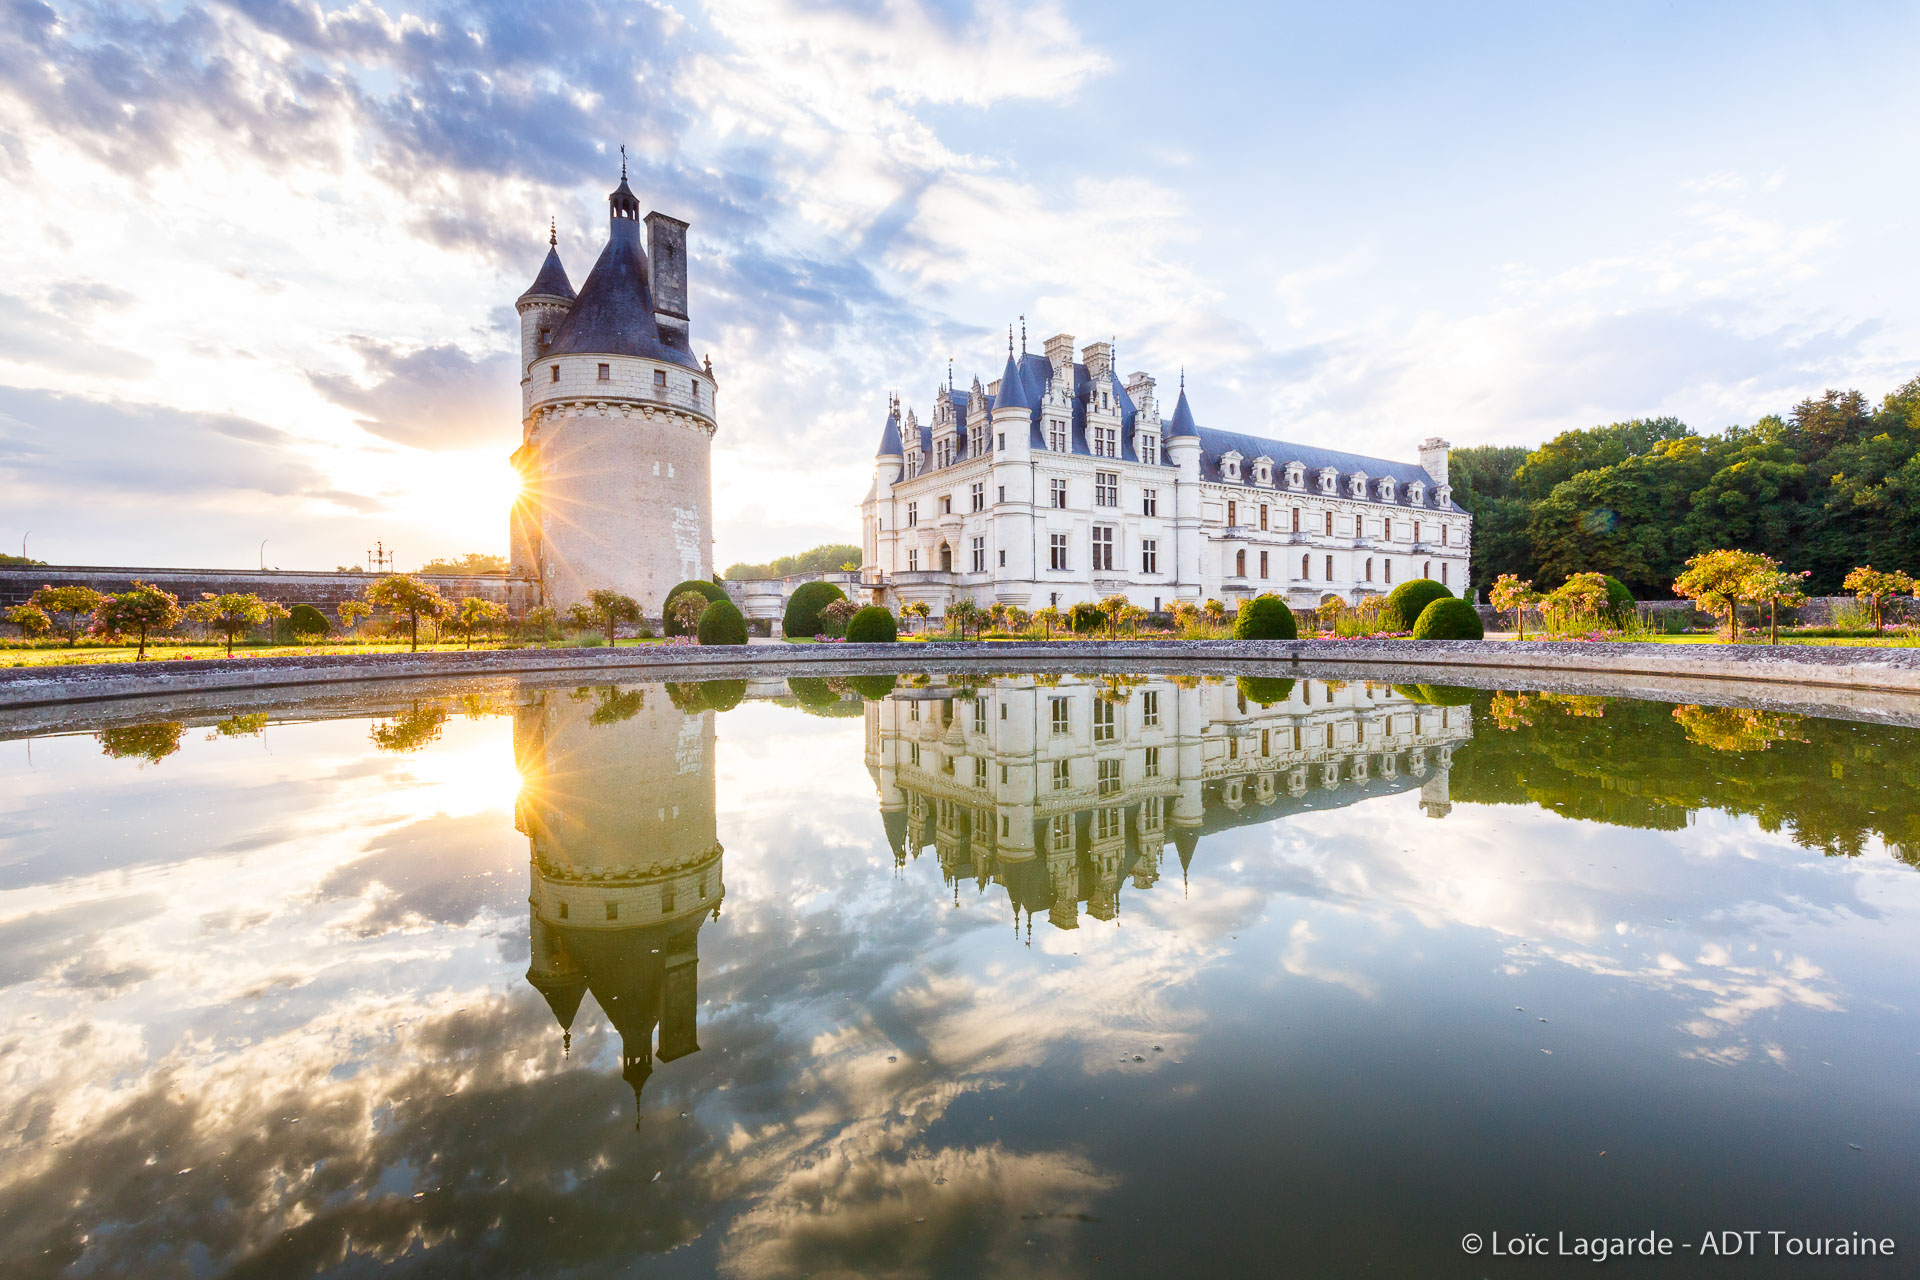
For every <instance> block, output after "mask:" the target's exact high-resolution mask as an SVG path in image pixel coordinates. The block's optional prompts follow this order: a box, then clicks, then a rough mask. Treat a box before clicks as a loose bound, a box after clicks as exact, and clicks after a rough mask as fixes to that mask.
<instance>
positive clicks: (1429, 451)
mask: <svg viewBox="0 0 1920 1280" xmlns="http://www.w3.org/2000/svg"><path fill="white" fill-rule="evenodd" d="M1452 449H1453V446H1452V445H1450V444H1448V443H1447V442H1446V441H1445V440H1442V439H1441V438H1440V437H1439V436H1428V437H1427V439H1426V442H1425V443H1424V444H1422V445H1421V446H1420V469H1421V470H1423V471H1425V472H1426V473H1427V474H1428V475H1430V476H1432V477H1433V483H1434V484H1435V485H1444V484H1446V483H1447V455H1448V453H1450V452H1451V451H1452Z"/></svg>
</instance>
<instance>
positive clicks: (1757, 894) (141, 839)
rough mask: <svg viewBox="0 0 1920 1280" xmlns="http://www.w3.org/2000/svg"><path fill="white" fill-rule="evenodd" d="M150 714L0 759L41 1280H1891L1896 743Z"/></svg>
mask: <svg viewBox="0 0 1920 1280" xmlns="http://www.w3.org/2000/svg"><path fill="white" fill-rule="evenodd" d="M137 712H138V706H137V704H129V705H122V706H120V707H117V708H114V707H98V708H94V709H92V710H90V711H87V712H86V713H84V714H80V713H76V715H77V716H78V718H79V722H80V723H82V725H83V727H81V728H78V729H70V731H66V732H61V733H56V734H48V733H35V734H33V735H32V736H19V735H18V734H17V733H16V736H14V737H12V738H11V739H10V740H7V741H5V742H0V780H3V783H4V785H3V786H0V818H3V820H0V974H4V979H3V980H0V981H3V982H4V1000H0V1114H4V1118H5V1134H4V1137H3V1138H0V1154H3V1155H4V1159H0V1257H4V1258H5V1259H6V1260H7V1274H9V1275H10V1276H123V1275H127V1276H132V1275H138V1276H194V1277H199V1276H263V1277H265V1276H273V1277H279V1276H291V1275H325V1276H359V1275H366V1274H372V1273H374V1272H393V1273H398V1274H403V1275H419V1276H521V1275H526V1276H532V1275H539V1276H557V1275H565V1276H575V1275H577V1276H598V1275H623V1276H625V1275H645V1276H704V1275H710V1274H720V1275H725V1276H741V1277H759V1276H799V1275H887V1276H920V1275H927V1276H936V1275H937V1276H964V1275H1020V1276H1081V1275H1085V1276H1095V1275H1142V1276H1145V1275H1154V1276H1165V1275H1168V1274H1189V1273H1197V1274H1203V1275H1214V1274H1218V1275H1242V1274H1249V1275H1254V1274H1257V1275H1266V1274H1299V1275H1315V1276H1346V1275H1361V1274H1368V1275H1389V1276H1454V1275H1459V1276H1482V1275H1497V1274H1509V1275H1560V1274H1586V1273H1587V1269H1588V1268H1590V1267H1591V1266H1592V1265H1593V1264H1592V1262H1591V1261H1588V1260H1586V1258H1585V1257H1584V1256H1583V1255H1582V1253H1581V1252H1580V1251H1581V1250H1585V1249H1591V1248H1592V1247H1594V1246H1593V1244H1592V1242H1594V1241H1602V1242H1604V1241H1608V1240H1623V1239H1629V1238H1632V1239H1646V1238H1648V1237H1650V1236H1651V1237H1653V1238H1654V1239H1655V1240H1656V1241H1657V1240H1658V1239H1659V1238H1665V1239H1667V1240H1669V1241H1670V1248H1671V1256H1669V1257H1666V1258H1661V1257H1657V1256H1656V1257H1652V1258H1646V1257H1630V1258H1625V1259H1620V1260H1618V1261H1616V1262H1614V1263H1611V1264H1609V1265H1612V1266H1615V1267H1620V1268H1628V1269H1631V1270H1633V1271H1635V1272H1639V1273H1648V1274H1674V1275H1679V1274H1687V1273H1693V1272H1697V1271H1700V1270H1703V1269H1713V1268H1714V1267H1716V1266H1718V1267H1719V1269H1721V1270H1723V1271H1728V1272H1732V1271H1736V1270H1738V1271H1741V1273H1743V1274H1751V1273H1761V1274H1770V1275H1771V1274H1778V1275H1829V1274H1831V1275H1843V1274H1844V1275H1867V1276H1879V1275H1886V1276H1892V1275H1910V1274H1915V1273H1916V1272H1917V1271H1920V1268H1917V1267H1916V1266H1915V1264H1913V1263H1912V1262H1910V1261H1909V1259H1911V1258H1913V1257H1915V1256H1920V1205H1917V1204H1916V1199H1915V1196H1916V1193H1915V1191H1914V1187H1915V1186H1916V1185H1920V1153H1917V1152H1916V1146H1915V1133H1916V1129H1917V1128H1920V1000H1917V999H1916V997H1915V996H1914V994H1913V992H1914V973H1915V968H1916V959H1920V730H1915V729H1911V728H1903V727H1894V726H1887V725H1877V724H1868V723H1860V722H1854V721H1847V720H1833V719H1821V718H1816V717H1811V716H1803V715H1794V714H1788V713H1784V712H1779V711H1770V710H1764V709H1755V708H1753V707H1743V706H1688V705H1674V704H1669V703H1660V702H1642V701H1633V700H1628V699H1620V698H1607V697H1599V696H1591V695H1578V696H1576V695H1566V694H1553V693H1538V692H1529V691H1525V690H1508V691H1475V690H1467V689H1458V688H1452V687H1447V686H1443V685H1435V684H1397V685H1389V684H1381V683H1370V682H1368V681H1367V680H1366V679H1364V678H1356V679H1348V680H1325V679H1318V678H1313V679H1298V680H1288V679H1276V678H1271V677H1267V676H1257V675H1256V676H1242V677H1238V678H1236V677H1231V676H1228V677H1197V676H1170V675H1146V676H1140V675H1115V674H1089V675H1065V674H1061V675H1029V676H987V675H982V674H969V673H965V672H957V673H946V674H941V673H917V674H911V675H902V676H899V677H897V678H896V677H894V676H871V675H869V676H855V677H848V678H844V679H832V680H829V679H823V678H794V679H791V680H787V681H782V680H778V679H762V680H756V681H753V682H751V683H749V682H746V681H719V682H711V683H705V684H664V685H663V684H644V683H621V684H599V685H588V686H584V687H576V686H574V685H572V684H557V683H551V682H548V683H542V682H541V681H540V680H537V679H529V680H525V681H512V682H508V681H502V682H496V683H490V684H484V683H483V684H471V685H459V686H447V687H446V688H444V689H434V690H428V691H425V692H420V691H404V692H399V691H393V690H384V691H383V690H382V689H379V688H377V687H373V688H368V689H366V690H364V691H362V692H356V693H352V694H349V695H339V694H336V695H331V696H330V697H329V698H327V699H311V700H308V701H306V702H300V701H297V700H295V699H292V698H289V699H287V700H286V701H284V702H282V703H280V704H277V705H273V706H266V705H247V706H235V705H222V706H214V705H212V704H208V705H207V707H205V708H199V709H196V708H193V707H186V708H185V709H182V707H181V706H178V705H176V706H173V707H172V708H171V709H170V710H169V712H168V716H169V717H171V718H152V719H147V720H135V719H133V718H132V717H133V716H134V715H135V714H136V713H137ZM88 716H91V717H93V719H92V720H91V721H89V720H87V717H88ZM1721 1232H1733V1233H1747V1232H1756V1233H1759V1234H1758V1235H1757V1236H1748V1235H1744V1234H1743V1235H1738V1236H1735V1237H1733V1238H1732V1239H1729V1238H1727V1237H1724V1236H1720V1235H1719V1234H1718V1233H1721ZM1772 1232H1781V1233H1785V1234H1784V1235H1782V1236H1778V1237H1776V1236H1772V1235H1770V1234H1769V1233H1772ZM1495 1233H1498V1235H1499V1237H1500V1241H1501V1242H1503V1243H1505V1244H1506V1245H1507V1246H1508V1247H1509V1248H1510V1249H1511V1248H1512V1247H1514V1241H1515V1238H1516V1237H1521V1238H1522V1241H1523V1242H1522V1245H1521V1247H1523V1248H1526V1249H1527V1250H1528V1255H1527V1256H1522V1257H1512V1256H1506V1255H1504V1254H1503V1255H1500V1256H1495V1255H1494V1254H1493V1252H1492V1246H1493V1245H1494V1243H1495V1242H1494V1236H1495ZM1709 1233H1714V1234H1713V1236H1712V1239H1713V1241H1714V1247H1726V1246H1728V1245H1730V1244H1733V1243H1735V1242H1738V1243H1740V1244H1741V1245H1742V1247H1748V1248H1753V1249H1757V1250H1758V1252H1759V1254H1760V1257H1759V1258H1758V1259H1757V1260H1750V1261H1749V1262H1748V1263H1746V1264H1737V1263H1733V1262H1731V1261H1730V1260H1726V1259H1724V1258H1718V1257H1716V1258H1709V1259H1707V1260H1705V1262H1703V1261H1702V1260H1701V1257H1700V1255H1701V1253H1702V1251H1703V1242H1704V1241H1707V1240H1708V1239H1709ZM1470 1234H1471V1235H1473V1236H1475V1237H1476V1238H1477V1239H1478V1241H1479V1247H1480V1252H1478V1253H1470V1252H1468V1246H1467V1244H1466V1243H1463V1242H1464V1241H1465V1240H1466V1237H1468V1236H1469V1235H1470ZM1533 1237H1538V1238H1539V1239H1540V1240H1541V1241H1543V1242H1544V1243H1542V1244H1539V1245H1537V1246H1535V1245H1533V1244H1531V1243H1526V1242H1527V1241H1530V1240H1531V1239H1532V1238H1533ZM1809 1238H1811V1239H1814V1240H1816V1241H1825V1242H1826V1243H1825V1244H1824V1245H1821V1246H1820V1247H1821V1248H1823V1249H1824V1250H1825V1253H1826V1256H1823V1257H1821V1258H1819V1259H1816V1260H1812V1261H1809V1260H1808V1259H1806V1258H1804V1257H1780V1258H1775V1257H1774V1256H1773V1254H1774V1252H1775V1251H1776V1250H1778V1251H1779V1252H1781V1253H1783V1254H1784V1253H1785V1252H1786V1250H1787V1249H1788V1248H1789V1247H1791V1245H1790V1242H1791V1241H1793V1240H1803V1241H1804V1240H1806V1239H1809ZM1862 1239H1872V1240H1875V1241H1880V1240H1885V1239H1891V1240H1892V1241H1893V1242H1894V1248H1895V1253H1894V1256H1892V1257H1878V1258H1876V1257H1872V1256H1867V1257H1855V1256H1833V1254H1834V1250H1835V1246H1834V1243H1833V1242H1834V1241H1835V1240H1839V1241H1841V1242H1842V1243H1843V1244H1848V1245H1849V1246H1850V1247H1854V1246H1857V1244H1858V1242H1859V1241H1860V1240H1862ZM1803 1247H1806V1246H1803Z"/></svg>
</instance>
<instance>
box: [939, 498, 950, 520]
mask: <svg viewBox="0 0 1920 1280" xmlns="http://www.w3.org/2000/svg"><path fill="white" fill-rule="evenodd" d="M940 514H941V515H943V516H950V515H952V514H953V495H952V494H947V495H946V496H945V497H943V498H941V499H940Z"/></svg>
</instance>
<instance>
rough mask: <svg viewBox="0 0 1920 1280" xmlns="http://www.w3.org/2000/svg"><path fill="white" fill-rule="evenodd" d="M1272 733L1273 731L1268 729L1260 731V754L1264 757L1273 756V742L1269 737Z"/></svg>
mask: <svg viewBox="0 0 1920 1280" xmlns="http://www.w3.org/2000/svg"><path fill="white" fill-rule="evenodd" d="M1270 732H1271V730H1268V729H1262V730H1261V731H1260V754H1261V755H1263V756H1264V755H1271V754H1272V749H1271V748H1272V742H1271V741H1270V739H1269V738H1268V736H1267V735H1268V734H1269V733H1270Z"/></svg>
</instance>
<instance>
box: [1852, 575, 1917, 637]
mask: <svg viewBox="0 0 1920 1280" xmlns="http://www.w3.org/2000/svg"><path fill="white" fill-rule="evenodd" d="M1840 586H1841V588H1842V589H1843V590H1846V591H1848V592H1850V593H1852V594H1853V595H1855V596H1857V597H1859V599H1860V600H1861V602H1862V603H1864V604H1865V605H1866V606H1867V608H1868V610H1869V611H1871V612H1872V614H1873V629H1874V630H1875V631H1876V632H1878V631H1880V630H1881V629H1882V628H1884V627H1885V626H1886V603H1887V601H1888V600H1890V599H1892V598H1893V597H1894V596H1904V595H1908V594H1910V593H1912V591H1913V589H1914V581H1913V579H1912V578H1910V577H1908V576H1907V574H1906V573H1905V571H1904V570H1900V569H1895V570H1894V571H1892V572H1891V573H1886V572H1882V571H1881V570H1879V569H1876V568H1874V567H1873V566H1872V565H1870V564H1864V565H1861V566H1860V567H1859V568H1858V569H1855V570H1854V571H1853V572H1851V573H1849V574H1848V575H1847V577H1846V581H1844V582H1842V583H1841V584H1840Z"/></svg>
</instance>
